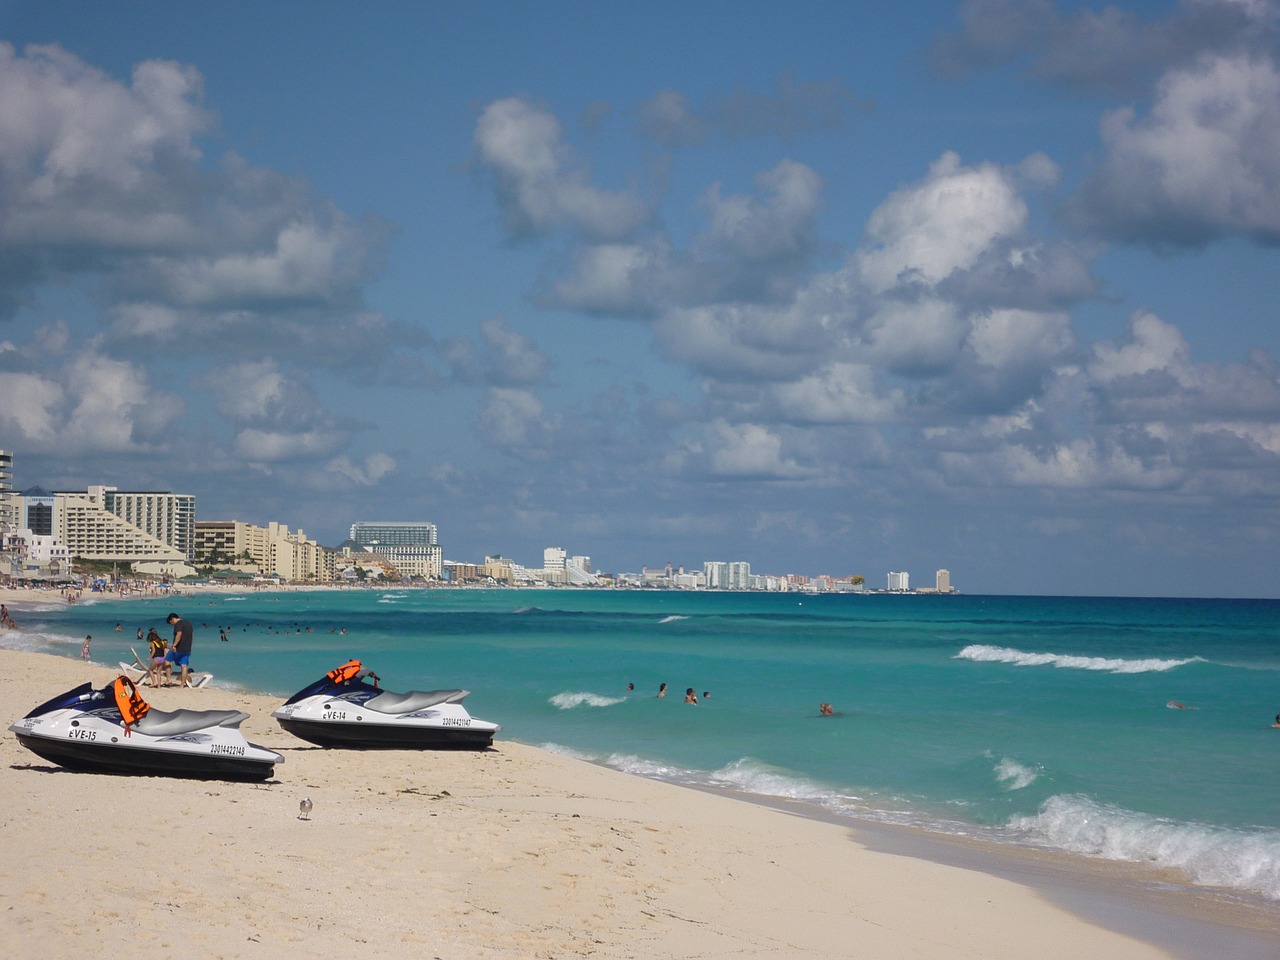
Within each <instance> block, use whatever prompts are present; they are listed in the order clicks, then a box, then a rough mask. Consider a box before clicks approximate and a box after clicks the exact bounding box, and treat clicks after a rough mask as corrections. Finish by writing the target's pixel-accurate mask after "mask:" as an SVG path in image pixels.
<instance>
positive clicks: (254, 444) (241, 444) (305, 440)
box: [232, 427, 347, 464]
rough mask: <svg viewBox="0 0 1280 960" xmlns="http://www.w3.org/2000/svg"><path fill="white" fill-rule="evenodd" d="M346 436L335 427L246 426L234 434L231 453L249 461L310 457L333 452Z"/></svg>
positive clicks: (308, 458)
mask: <svg viewBox="0 0 1280 960" xmlns="http://www.w3.org/2000/svg"><path fill="white" fill-rule="evenodd" d="M346 439H347V433H346V432H345V431H339V430H305V431H301V432H283V431H279V430H262V429H258V428H256V427H247V428H245V429H244V430H241V431H240V432H239V433H238V434H236V438H235V442H234V443H233V444H232V452H233V453H234V455H235V456H237V457H239V458H240V459H242V460H247V461H249V462H250V463H263V464H266V463H277V462H286V461H291V460H314V459H317V458H321V457H327V456H331V455H333V454H334V453H336V452H337V450H338V448H339V447H341V446H342V444H343V443H344V442H345V441H346Z"/></svg>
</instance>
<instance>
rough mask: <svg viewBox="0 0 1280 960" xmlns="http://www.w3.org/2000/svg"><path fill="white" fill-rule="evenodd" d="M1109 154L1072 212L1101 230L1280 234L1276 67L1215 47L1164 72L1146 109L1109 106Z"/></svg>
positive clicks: (1170, 236) (1264, 237)
mask: <svg viewBox="0 0 1280 960" xmlns="http://www.w3.org/2000/svg"><path fill="white" fill-rule="evenodd" d="M1102 137H1103V141H1104V144H1105V147H1106V155H1105V157H1104V159H1103V162H1102V165H1101V167H1100V169H1099V170H1098V172H1097V174H1096V175H1095V176H1094V177H1093V179H1092V180H1091V181H1090V182H1089V183H1088V184H1086V186H1085V188H1084V190H1083V191H1082V194H1081V196H1080V198H1079V201H1078V204H1077V208H1076V213H1077V215H1078V216H1079V217H1080V219H1081V220H1083V221H1084V222H1085V223H1086V224H1088V225H1089V226H1090V227H1092V228H1093V229H1095V230H1097V231H1098V232H1100V233H1102V234H1104V235H1107V236H1111V237H1114V238H1117V239H1123V240H1133V241H1140V242H1147V243H1152V244H1158V245H1170V244H1201V243H1204V242H1206V241H1208V240H1212V239H1215V238H1217V237H1223V236H1229V235H1232V234H1241V235H1244V236H1247V237H1251V238H1253V239H1254V240H1256V241H1258V242H1260V243H1265V244H1271V245H1274V244H1276V243H1280V72H1277V70H1276V66H1275V63H1274V62H1273V61H1271V60H1268V59H1262V58H1253V57H1230V58H1229V57H1212V58H1204V59H1202V60H1199V61H1197V62H1196V63H1195V64H1194V65H1193V66H1191V67H1188V68H1186V69H1182V70H1177V71H1174V72H1171V73H1169V74H1167V75H1166V76H1165V77H1164V78H1162V80H1161V81H1160V84H1159V87H1158V88H1157V95H1156V101H1155V103H1154V104H1153V105H1152V107H1151V109H1150V111H1148V112H1147V113H1146V114H1145V115H1142V116H1139V115H1138V114H1137V112H1136V111H1134V110H1133V109H1124V110H1118V111H1115V112H1113V113H1111V114H1109V115H1108V116H1107V117H1106V118H1105V119H1104V121H1103V124H1102Z"/></svg>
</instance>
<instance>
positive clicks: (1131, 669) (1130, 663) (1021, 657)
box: [955, 643, 1204, 673]
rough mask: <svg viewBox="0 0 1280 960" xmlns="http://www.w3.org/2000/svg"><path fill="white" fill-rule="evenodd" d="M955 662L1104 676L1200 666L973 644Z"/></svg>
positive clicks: (1190, 660) (1192, 659) (1193, 660)
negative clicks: (1047, 668)
mask: <svg viewBox="0 0 1280 960" xmlns="http://www.w3.org/2000/svg"><path fill="white" fill-rule="evenodd" d="M955 659H957V660H976V661H979V662H981V663H1011V664H1013V665H1014V666H1018V667H1045V666H1052V667H1057V668H1059V669H1069V670H1102V671H1106V672H1107V673H1162V672H1164V671H1166V670H1173V669H1174V668H1176V667H1181V666H1184V665H1186V664H1188V663H1203V662H1204V661H1203V659H1202V658H1201V657H1190V658H1188V659H1185V660H1165V659H1157V658H1154V657H1149V658H1146V659H1142V660H1123V659H1120V658H1114V657H1079V656H1071V655H1069V654H1061V653H1027V652H1025V651H1023V650H1015V649H1014V648H1013V647H991V646H987V645H986V644H981V643H973V644H970V645H969V646H967V647H965V648H964V649H963V650H961V651H960V652H959V653H957V654H956V656H955Z"/></svg>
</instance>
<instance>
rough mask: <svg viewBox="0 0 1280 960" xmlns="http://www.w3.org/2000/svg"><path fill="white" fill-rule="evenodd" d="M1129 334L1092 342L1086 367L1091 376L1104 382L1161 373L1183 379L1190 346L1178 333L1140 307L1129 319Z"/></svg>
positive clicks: (1185, 374)
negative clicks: (1119, 338)
mask: <svg viewBox="0 0 1280 960" xmlns="http://www.w3.org/2000/svg"><path fill="white" fill-rule="evenodd" d="M1129 333H1130V335H1129V337H1128V338H1126V339H1124V340H1100V341H1098V342H1097V343H1095V344H1094V345H1093V349H1092V353H1093V357H1092V359H1091V360H1090V361H1089V363H1088V366H1087V369H1088V372H1089V375H1090V376H1091V377H1093V379H1095V380H1097V381H1099V382H1101V383H1108V382H1110V381H1113V380H1118V379H1120V378H1122V377H1133V376H1139V375H1141V374H1144V373H1152V372H1165V373H1168V374H1170V375H1171V376H1172V377H1173V378H1174V379H1175V380H1178V381H1179V382H1180V383H1185V382H1186V377H1187V373H1188V367H1189V354H1190V348H1189V347H1188V345H1187V341H1186V339H1185V338H1184V337H1183V336H1182V333H1181V332H1180V331H1179V330H1178V329H1177V328H1176V327H1173V326H1170V325H1169V324H1167V323H1165V322H1164V321H1163V320H1161V319H1160V318H1159V317H1157V316H1156V315H1155V314H1154V313H1151V312H1150V311H1147V310H1141V311H1139V312H1138V313H1136V314H1134V316H1133V317H1131V318H1130V320H1129Z"/></svg>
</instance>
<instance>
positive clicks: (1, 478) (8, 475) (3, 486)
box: [0, 450, 13, 493]
mask: <svg viewBox="0 0 1280 960" xmlns="http://www.w3.org/2000/svg"><path fill="white" fill-rule="evenodd" d="M12 489H13V454H12V453H11V452H10V451H8V450H0V493H8V492H9V491H10V490H12Z"/></svg>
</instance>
